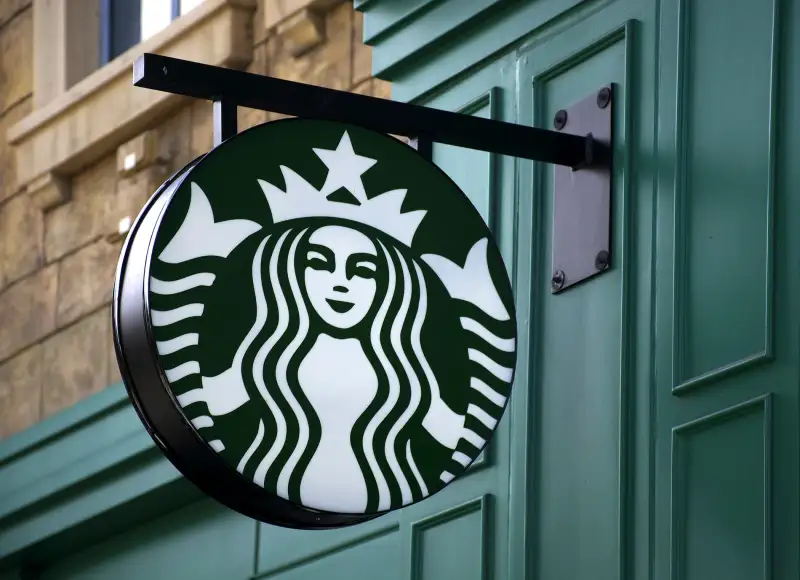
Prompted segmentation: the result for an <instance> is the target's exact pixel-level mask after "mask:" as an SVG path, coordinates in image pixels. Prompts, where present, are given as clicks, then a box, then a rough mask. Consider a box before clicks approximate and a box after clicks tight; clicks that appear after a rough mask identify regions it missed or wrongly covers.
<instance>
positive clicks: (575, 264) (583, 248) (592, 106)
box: [550, 85, 614, 293]
mask: <svg viewBox="0 0 800 580" xmlns="http://www.w3.org/2000/svg"><path fill="white" fill-rule="evenodd" d="M613 95H614V91H613V86H611V85H609V86H607V87H603V88H601V89H600V90H599V91H597V92H596V93H592V94H591V95H590V96H588V97H586V98H585V99H583V100H582V101H579V102H578V103H575V104H574V105H572V106H570V107H568V108H567V109H562V110H560V111H558V112H557V113H556V115H555V119H553V126H554V127H555V128H556V130H558V131H563V132H564V133H572V134H574V135H591V136H592V137H593V139H594V142H595V143H598V144H600V145H603V146H604V147H607V148H609V149H610V147H611V144H612V142H613V141H612V128H613V114H612V113H613V105H614V103H613ZM553 184H554V185H553V262H552V267H553V271H552V278H551V285H550V286H551V289H552V291H553V293H558V292H562V291H564V290H566V289H567V288H569V287H571V286H574V285H575V284H577V283H579V282H582V281H584V280H586V279H588V278H591V277H593V276H596V275H597V274H600V273H602V272H605V271H606V270H608V269H609V268H610V267H611V165H610V164H609V165H591V166H589V167H586V168H584V169H582V170H581V171H573V170H572V169H570V168H569V167H560V166H556V167H555V168H554V175H553Z"/></svg>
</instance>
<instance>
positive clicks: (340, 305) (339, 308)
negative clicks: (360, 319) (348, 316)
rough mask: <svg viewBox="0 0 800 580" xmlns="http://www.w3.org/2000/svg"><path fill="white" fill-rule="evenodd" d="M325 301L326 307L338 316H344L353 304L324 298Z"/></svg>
mask: <svg viewBox="0 0 800 580" xmlns="http://www.w3.org/2000/svg"><path fill="white" fill-rule="evenodd" d="M325 301H326V302H327V303H328V305H329V306H330V307H331V308H332V309H333V310H334V311H335V312H338V313H339V314H344V313H345V312H347V311H349V310H350V309H351V308H352V307H353V306H355V304H353V303H352V302H344V301H343V300H334V299H333V298H326V299H325Z"/></svg>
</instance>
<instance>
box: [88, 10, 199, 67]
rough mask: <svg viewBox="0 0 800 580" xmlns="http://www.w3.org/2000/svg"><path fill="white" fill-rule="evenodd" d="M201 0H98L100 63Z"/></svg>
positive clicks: (166, 23)
mask: <svg viewBox="0 0 800 580" xmlns="http://www.w3.org/2000/svg"><path fill="white" fill-rule="evenodd" d="M202 2H203V0H101V1H100V64H101V65H103V64H106V63H107V62H109V61H112V60H114V59H115V58H116V57H118V56H119V55H120V54H122V53H123V52H125V51H126V50H128V49H129V48H131V47H132V46H135V45H137V44H139V43H140V42H142V41H143V40H147V39H148V38H150V37H151V36H153V35H154V34H156V33H158V32H160V31H161V30H163V29H164V28H166V27H167V26H169V23H170V22H172V21H173V20H175V19H176V18H178V17H179V16H182V15H183V14H186V13H187V12H189V11H190V10H192V9H193V8H196V7H197V6H199V5H200V4H201V3H202Z"/></svg>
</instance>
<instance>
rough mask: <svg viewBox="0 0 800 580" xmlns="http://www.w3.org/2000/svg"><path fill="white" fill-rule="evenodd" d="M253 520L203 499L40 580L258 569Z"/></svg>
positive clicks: (187, 577)
mask: <svg viewBox="0 0 800 580" xmlns="http://www.w3.org/2000/svg"><path fill="white" fill-rule="evenodd" d="M255 542H256V525H255V522H253V520H250V519H247V518H245V517H243V516H240V515H239V514H237V513H234V512H231V511H230V510H228V509H226V508H224V507H221V506H220V505H219V504H217V503H216V502H213V501H211V500H206V499H204V500H202V501H200V502H198V503H195V504H193V505H191V506H188V507H186V508H183V509H181V510H178V511H175V512H171V513H169V514H167V515H164V516H163V517H161V518H158V519H154V520H152V521H151V522H148V523H147V524H144V525H142V526H139V527H138V528H135V529H133V530H130V531H128V532H125V533H123V534H120V535H118V536H114V537H111V538H109V539H108V540H106V541H105V542H102V543H100V544H97V545H95V546H93V547H91V548H89V549H86V550H84V551H82V552H80V553H78V554H76V555H75V556H72V557H69V558H66V559H64V560H62V561H60V562H59V563H58V564H57V565H55V566H53V567H51V568H48V569H46V570H44V571H43V573H42V574H41V575H39V576H37V578H38V580H110V579H112V578H113V579H120V580H122V579H131V580H133V579H136V580H139V579H149V580H159V579H161V578H164V579H167V578H168V579H169V580H206V579H208V580H212V579H214V580H216V579H223V578H224V579H226V580H227V579H231V580H233V579H235V578H247V577H248V576H249V575H250V574H251V573H252V570H253V553H254V547H255Z"/></svg>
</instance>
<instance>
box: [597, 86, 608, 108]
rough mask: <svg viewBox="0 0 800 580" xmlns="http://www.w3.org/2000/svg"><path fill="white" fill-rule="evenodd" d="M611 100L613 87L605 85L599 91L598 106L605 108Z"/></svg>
mask: <svg viewBox="0 0 800 580" xmlns="http://www.w3.org/2000/svg"><path fill="white" fill-rule="evenodd" d="M610 102H611V89H609V88H608V87H603V88H602V89H600V91H598V93H597V106H598V107H600V108H601V109H605V108H606V107H607V106H608V104H609V103H610Z"/></svg>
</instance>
